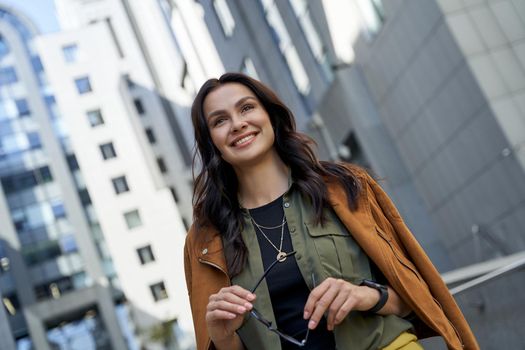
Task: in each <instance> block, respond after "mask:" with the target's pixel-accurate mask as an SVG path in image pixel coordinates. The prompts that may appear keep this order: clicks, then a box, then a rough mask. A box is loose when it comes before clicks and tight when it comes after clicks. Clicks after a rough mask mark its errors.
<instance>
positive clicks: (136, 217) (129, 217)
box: [124, 209, 142, 230]
mask: <svg viewBox="0 0 525 350" xmlns="http://www.w3.org/2000/svg"><path fill="white" fill-rule="evenodd" d="M124 219H125V220H126V225H127V226H128V229H130V230H131V229H134V228H135V227H139V226H142V220H141V218H140V214H139V211H138V210H137V209H135V210H131V211H128V212H126V213H124Z"/></svg>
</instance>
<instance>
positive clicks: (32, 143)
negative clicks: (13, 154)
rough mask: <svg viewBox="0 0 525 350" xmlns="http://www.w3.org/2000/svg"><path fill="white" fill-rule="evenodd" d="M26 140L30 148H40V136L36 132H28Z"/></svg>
mask: <svg viewBox="0 0 525 350" xmlns="http://www.w3.org/2000/svg"><path fill="white" fill-rule="evenodd" d="M27 141H28V142H29V147H30V148H31V149H39V148H42V142H41V141H40V136H39V135H38V133H37V132H28V133H27Z"/></svg>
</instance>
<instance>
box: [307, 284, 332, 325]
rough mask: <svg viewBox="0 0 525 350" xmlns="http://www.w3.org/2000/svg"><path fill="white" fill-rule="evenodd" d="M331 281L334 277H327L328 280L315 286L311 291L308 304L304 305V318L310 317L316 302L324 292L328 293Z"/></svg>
mask: <svg viewBox="0 0 525 350" xmlns="http://www.w3.org/2000/svg"><path fill="white" fill-rule="evenodd" d="M331 283H332V279H331V278H327V279H326V280H324V281H323V283H321V284H320V285H318V286H317V287H315V288H314V289H313V290H312V291H311V292H310V295H309V296H308V300H306V304H305V305H304V314H303V318H304V319H308V318H309V317H310V315H311V314H312V312H313V309H314V307H315V304H316V303H317V301H319V299H320V298H321V297H322V296H323V295H324V293H326V291H327V290H328V288H330V284H331Z"/></svg>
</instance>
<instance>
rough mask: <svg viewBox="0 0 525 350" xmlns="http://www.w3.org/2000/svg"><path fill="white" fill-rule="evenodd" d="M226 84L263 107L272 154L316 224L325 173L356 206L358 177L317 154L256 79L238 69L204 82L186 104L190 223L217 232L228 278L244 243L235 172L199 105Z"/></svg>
mask: <svg viewBox="0 0 525 350" xmlns="http://www.w3.org/2000/svg"><path fill="white" fill-rule="evenodd" d="M231 83H238V84H242V85H244V86H246V87H247V88H249V89H250V90H251V91H252V92H253V93H254V94H255V96H256V97H257V98H258V99H259V101H260V102H261V104H262V106H263V107H264V108H265V109H266V111H267V112H268V115H269V116H270V121H271V124H272V126H273V128H274V130H275V143H274V147H275V149H276V151H277V154H278V155H279V157H281V159H282V161H283V162H284V163H285V164H286V165H287V166H288V167H289V168H290V170H291V176H292V180H293V182H294V185H295V186H296V188H297V189H298V190H299V191H300V192H301V193H302V194H303V195H304V196H306V198H309V200H310V202H311V205H312V206H313V209H314V212H315V215H316V217H315V221H316V222H317V224H323V222H324V217H323V209H324V208H326V207H329V201H328V190H327V187H326V184H325V181H324V179H325V178H333V179H336V180H337V181H339V182H340V184H341V185H342V186H343V188H344V190H345V192H346V195H347V198H348V205H349V207H350V208H351V209H355V208H356V207H357V196H358V194H359V191H360V182H359V181H358V179H357V177H356V176H355V174H354V173H353V172H352V170H350V168H349V167H348V166H347V165H343V164H342V163H334V162H325V161H319V160H318V159H317V156H316V155H315V153H314V146H315V142H314V141H313V139H312V138H310V137H309V136H307V135H305V134H303V133H300V132H297V131H296V126H295V118H294V116H293V114H292V112H291V111H290V110H289V109H288V107H286V105H285V104H284V103H283V102H282V101H281V100H280V99H279V97H277V95H276V94H275V93H274V92H273V91H272V90H271V89H270V88H268V87H267V86H265V85H264V84H262V83H261V82H259V81H257V80H255V79H252V78H250V77H249V76H246V75H244V74H240V73H226V74H224V75H222V76H221V77H220V78H219V79H209V80H208V81H206V82H205V83H204V84H203V85H202V87H201V88H200V90H199V92H198V93H197V96H196V97H195V100H194V101H193V105H192V108H191V118H192V122H193V128H194V131H195V143H196V147H195V153H194V155H193V179H194V190H193V210H194V211H193V215H194V227H195V230H196V232H197V234H198V231H199V228H202V227H206V226H209V225H211V226H213V227H215V228H216V229H217V230H218V231H219V233H220V235H221V236H222V240H223V244H224V252H225V256H226V263H227V267H228V273H229V275H230V277H233V276H235V275H237V274H238V273H239V272H241V271H242V269H243V267H244V265H245V263H246V259H247V248H246V245H245V244H244V242H243V240H242V236H241V232H242V229H243V218H242V211H241V208H240V205H239V202H238V199H237V190H238V183H237V176H236V174H235V172H234V170H233V167H232V166H231V165H230V164H229V163H227V162H226V161H224V160H223V159H222V157H221V154H220V153H219V150H218V149H217V148H216V147H215V145H214V144H213V142H212V139H211V136H210V131H209V129H208V124H207V121H206V116H205V114H204V106H203V105H204V100H205V99H206V97H207V96H208V94H209V93H210V92H212V91H214V90H215V89H217V88H218V87H220V86H223V85H225V84H231ZM196 172H198V175H197V176H195V174H196Z"/></svg>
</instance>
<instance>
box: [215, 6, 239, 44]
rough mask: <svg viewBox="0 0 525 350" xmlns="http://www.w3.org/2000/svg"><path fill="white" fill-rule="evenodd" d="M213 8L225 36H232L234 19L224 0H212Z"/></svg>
mask: <svg viewBox="0 0 525 350" xmlns="http://www.w3.org/2000/svg"><path fill="white" fill-rule="evenodd" d="M213 9H214V10H215V13H216V14H217V17H218V18H219V22H220V23H221V27H222V31H223V32H224V35H225V36H226V37H230V36H232V34H233V30H234V29H235V20H234V19H233V16H232V13H231V11H230V8H229V7H228V4H227V3H226V0H213Z"/></svg>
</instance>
